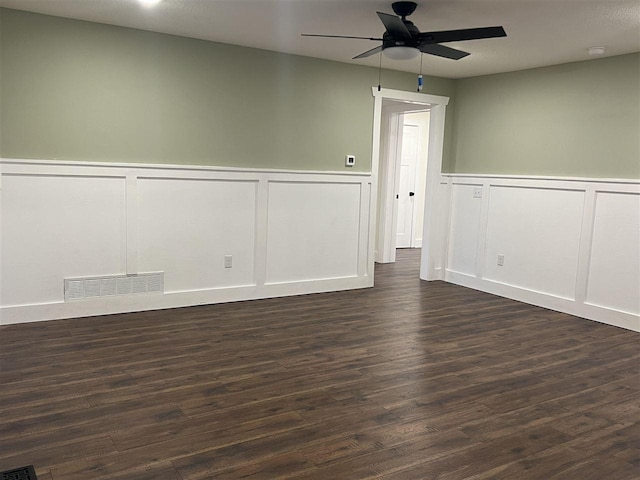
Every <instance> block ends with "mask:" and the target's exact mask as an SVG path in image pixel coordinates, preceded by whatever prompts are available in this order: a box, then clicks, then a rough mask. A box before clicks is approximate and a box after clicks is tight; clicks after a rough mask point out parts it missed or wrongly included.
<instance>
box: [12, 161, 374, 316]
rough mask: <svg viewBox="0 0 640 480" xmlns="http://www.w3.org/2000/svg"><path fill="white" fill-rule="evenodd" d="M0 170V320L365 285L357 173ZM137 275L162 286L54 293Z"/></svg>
mask: <svg viewBox="0 0 640 480" xmlns="http://www.w3.org/2000/svg"><path fill="white" fill-rule="evenodd" d="M0 166H1V167H2V177H1V178H2V182H1V184H0V185H1V203H0V206H1V215H2V216H1V217H0V240H1V243H0V246H1V250H0V254H1V264H2V270H1V278H0V281H1V286H2V290H1V296H0V305H1V307H0V324H9V323H20V322H27V321H38V320H48V319H55V318H68V317H78V316H87V315H89V316H90V315H102V314H108V313H118V312H127V311H137V310H149V309H156V308H169V307H176V306H186V305H197V304H206V303H216V302H225V301H234V300H243V299H254V298H264V297H269V296H282V295H292V294H300V293H313V292H321V291H330V290H341V289H349V288H362V287H367V286H371V285H372V284H373V278H372V276H370V275H369V274H368V272H369V271H370V265H371V264H372V261H373V252H370V251H369V250H370V248H369V242H368V237H369V234H370V231H369V230H370V228H369V220H368V219H369V215H370V202H371V198H372V190H371V185H372V177H371V175H369V174H359V173H348V174H339V173H321V172H315V173H314V172H289V171H282V172H279V171H268V170H234V169H216V168H206V167H203V168H195V167H176V166H158V165H155V166H151V165H108V164H78V163H59V162H53V161H52V162H46V161H19V160H5V161H3V163H2V164H1V165H0ZM228 255H230V256H231V257H232V267H231V268H225V256H228ZM146 272H164V293H162V294H157V293H156V294H142V295H132V296H127V295H125V296H117V297H115V296H113V297H99V298H88V299H82V300H71V301H69V300H67V301H65V298H64V288H63V286H64V279H65V278H69V277H74V278H77V277H95V276H103V275H104V276H106V275H118V274H120V275H122V274H125V273H126V274H136V273H146Z"/></svg>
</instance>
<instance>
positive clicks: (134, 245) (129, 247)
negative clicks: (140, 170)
mask: <svg viewBox="0 0 640 480" xmlns="http://www.w3.org/2000/svg"><path fill="white" fill-rule="evenodd" d="M125 197H126V198H125V202H126V203H125V219H126V226H125V232H126V233H125V242H126V247H125V248H126V258H125V263H126V272H127V275H135V274H137V273H138V177H137V176H136V175H127V177H126V184H125Z"/></svg>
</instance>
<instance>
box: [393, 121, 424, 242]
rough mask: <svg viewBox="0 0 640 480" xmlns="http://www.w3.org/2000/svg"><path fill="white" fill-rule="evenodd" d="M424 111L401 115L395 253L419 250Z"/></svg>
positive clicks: (422, 205)
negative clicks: (397, 251) (412, 249)
mask: <svg viewBox="0 0 640 480" xmlns="http://www.w3.org/2000/svg"><path fill="white" fill-rule="evenodd" d="M429 117H430V113H429V111H428V110H426V111H423V112H411V113H405V114H404V121H403V124H402V142H401V148H400V158H399V159H396V160H395V161H396V162H398V161H399V163H400V170H399V182H398V191H397V192H396V200H397V204H398V214H397V216H396V226H395V229H396V249H398V248H420V247H422V218H423V216H424V198H425V195H424V194H425V185H426V180H427V155H428V145H429V120H430V118H429Z"/></svg>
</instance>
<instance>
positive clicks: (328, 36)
mask: <svg viewBox="0 0 640 480" xmlns="http://www.w3.org/2000/svg"><path fill="white" fill-rule="evenodd" d="M300 35H301V36H303V37H324V38H356V39H360V40H375V41H377V42H381V41H382V39H381V38H372V37H350V36H348V35H316V34H314V33H301V34H300Z"/></svg>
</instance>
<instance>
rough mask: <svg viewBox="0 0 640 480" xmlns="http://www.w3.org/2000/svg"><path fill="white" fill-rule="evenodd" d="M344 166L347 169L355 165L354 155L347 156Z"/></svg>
mask: <svg viewBox="0 0 640 480" xmlns="http://www.w3.org/2000/svg"><path fill="white" fill-rule="evenodd" d="M344 164H345V165H346V166H347V167H353V166H354V165H355V164H356V156H355V155H347V156H346V157H345V158H344Z"/></svg>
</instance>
